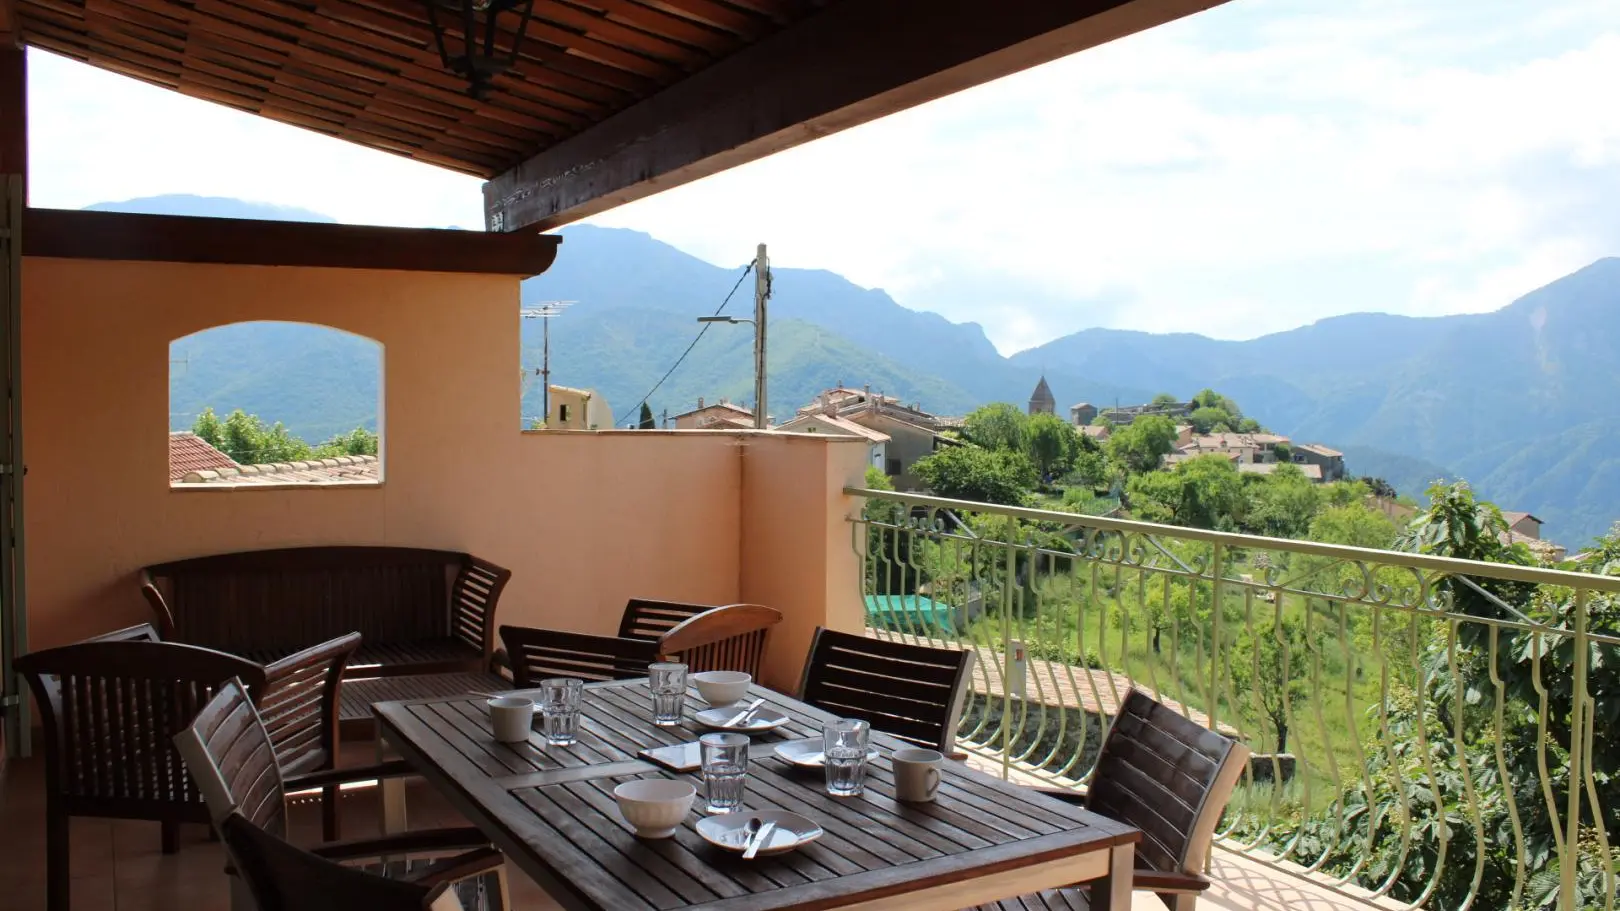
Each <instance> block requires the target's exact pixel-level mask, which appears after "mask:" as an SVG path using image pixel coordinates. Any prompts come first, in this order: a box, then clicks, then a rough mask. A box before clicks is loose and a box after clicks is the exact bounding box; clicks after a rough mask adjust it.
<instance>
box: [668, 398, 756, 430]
mask: <svg viewBox="0 0 1620 911" xmlns="http://www.w3.org/2000/svg"><path fill="white" fill-rule="evenodd" d="M673 420H674V421H675V429H676V430H730V429H734V428H736V427H739V426H740V427H752V426H754V412H752V411H750V410H749V409H747V408H744V407H742V406H741V405H734V404H732V403H731V402H728V401H726V400H725V399H721V400H720V401H718V402H715V403H714V404H712V405H711V404H707V403H705V402H704V400H703V399H698V400H697V407H696V408H694V409H692V410H691V411H683V412H681V413H680V414H677V415H675V417H674V418H673Z"/></svg>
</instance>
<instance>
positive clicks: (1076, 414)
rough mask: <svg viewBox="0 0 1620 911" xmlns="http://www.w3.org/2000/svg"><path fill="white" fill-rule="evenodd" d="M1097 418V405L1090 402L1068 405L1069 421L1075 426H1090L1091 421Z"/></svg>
mask: <svg viewBox="0 0 1620 911" xmlns="http://www.w3.org/2000/svg"><path fill="white" fill-rule="evenodd" d="M1096 419H1097V406H1096V405H1093V404H1091V403H1090V402H1081V403H1080V404H1078V405H1070V406H1069V422H1070V423H1072V424H1074V426H1076V427H1090V426H1091V422H1092V421H1095V420H1096Z"/></svg>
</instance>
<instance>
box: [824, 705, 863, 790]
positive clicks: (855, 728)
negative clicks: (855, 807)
mask: <svg viewBox="0 0 1620 911" xmlns="http://www.w3.org/2000/svg"><path fill="white" fill-rule="evenodd" d="M871 736H872V726H871V725H869V724H867V723H866V722H864V721H857V720H855V719H853V718H840V719H838V720H837V721H833V722H830V723H829V724H828V725H827V726H826V727H825V728H824V729H822V732H821V749H822V752H823V754H824V755H825V757H826V759H825V763H824V764H825V767H826V769H827V793H828V794H830V795H832V796H833V797H854V796H855V795H857V794H859V793H861V790H862V788H863V787H864V786H865V784H866V751H867V744H868V743H869V742H870V740H871Z"/></svg>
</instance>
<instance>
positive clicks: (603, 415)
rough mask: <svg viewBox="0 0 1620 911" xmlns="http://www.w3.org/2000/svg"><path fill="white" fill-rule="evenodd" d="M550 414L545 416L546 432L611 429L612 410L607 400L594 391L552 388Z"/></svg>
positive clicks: (566, 387) (563, 387)
mask: <svg viewBox="0 0 1620 911" xmlns="http://www.w3.org/2000/svg"><path fill="white" fill-rule="evenodd" d="M550 392H551V413H550V414H548V415H547V416H546V429H547V430H610V429H612V427H613V409H612V408H609V407H608V403H607V399H604V398H602V397H601V396H600V395H598V394H597V393H596V391H595V390H594V389H575V388H573V387H572V386H555V385H554V386H552V387H551V389H550Z"/></svg>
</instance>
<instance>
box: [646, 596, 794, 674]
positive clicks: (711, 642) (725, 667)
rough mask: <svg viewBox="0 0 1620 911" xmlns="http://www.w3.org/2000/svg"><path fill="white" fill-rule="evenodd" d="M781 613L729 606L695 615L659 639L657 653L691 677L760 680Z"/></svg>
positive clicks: (763, 608) (762, 607) (747, 605)
mask: <svg viewBox="0 0 1620 911" xmlns="http://www.w3.org/2000/svg"><path fill="white" fill-rule="evenodd" d="M781 622H782V612H781V611H779V610H776V609H774V608H770V607H764V606H762V605H759V604H727V605H724V606H723V607H715V608H710V609H709V610H706V611H702V612H700V613H697V614H694V615H693V616H691V617H688V618H687V619H685V620H682V621H681V622H680V623H677V624H676V625H675V626H673V627H670V629H669V630H668V631H667V632H665V633H664V634H663V635H662V636H660V637H659V638H658V651H659V653H660V654H662V655H663V656H664V657H666V658H668V659H669V660H671V661H679V662H681V663H682V664H685V665H686V667H687V669H688V670H690V671H691V672H692V673H694V674H695V673H700V672H702V671H743V672H744V673H747V674H751V675H753V677H754V679H756V680H757V679H759V671H760V665H761V664H762V663H763V662H764V660H765V645H766V643H767V642H768V641H769V639H770V633H771V627H773V626H775V625H776V624H778V623H781Z"/></svg>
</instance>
